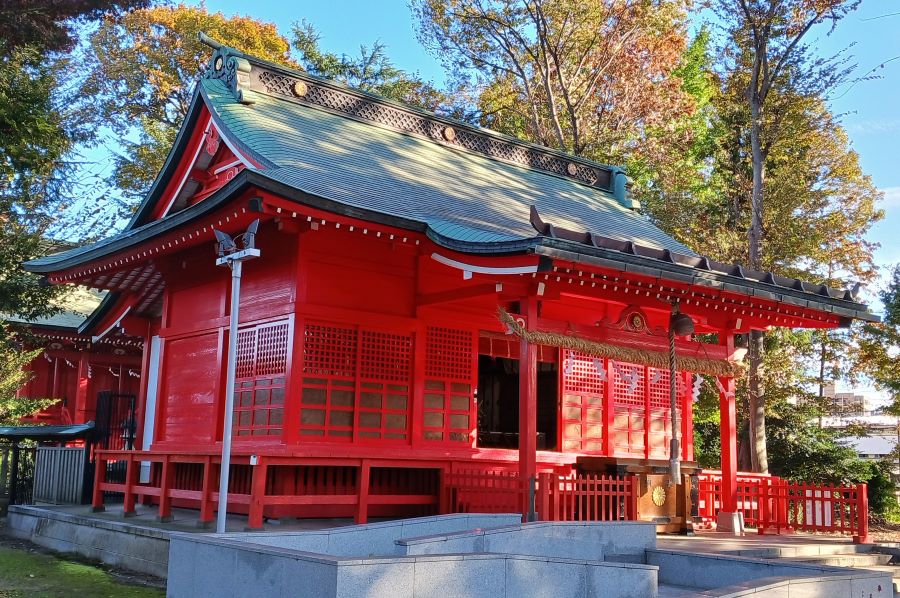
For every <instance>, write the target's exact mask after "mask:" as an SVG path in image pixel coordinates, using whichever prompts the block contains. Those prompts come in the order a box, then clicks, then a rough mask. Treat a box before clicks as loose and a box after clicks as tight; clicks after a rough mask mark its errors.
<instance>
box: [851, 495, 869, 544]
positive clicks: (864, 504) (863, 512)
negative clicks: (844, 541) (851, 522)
mask: <svg viewBox="0 0 900 598" xmlns="http://www.w3.org/2000/svg"><path fill="white" fill-rule="evenodd" d="M856 500H857V504H856V517H857V524H858V526H859V527H858V530H857V533H856V535H855V536H853V542H854V543H855V544H868V543H869V542H871V539H870V538H869V486H868V484H857V486H856Z"/></svg>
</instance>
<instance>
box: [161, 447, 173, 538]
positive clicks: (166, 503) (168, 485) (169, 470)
mask: <svg viewBox="0 0 900 598" xmlns="http://www.w3.org/2000/svg"><path fill="white" fill-rule="evenodd" d="M174 473H175V464H174V463H172V456H171V455H164V456H163V463H162V475H161V476H160V482H159V515H158V516H157V520H158V521H161V522H167V521H172V497H171V496H170V495H169V491H170V490H171V489H172V479H173V478H174V477H175V476H174Z"/></svg>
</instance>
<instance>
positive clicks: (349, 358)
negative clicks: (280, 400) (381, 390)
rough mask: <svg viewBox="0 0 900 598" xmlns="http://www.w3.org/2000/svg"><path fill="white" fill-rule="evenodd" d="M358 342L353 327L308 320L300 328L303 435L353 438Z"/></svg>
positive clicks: (345, 439) (348, 439) (340, 438)
mask: <svg viewBox="0 0 900 598" xmlns="http://www.w3.org/2000/svg"><path fill="white" fill-rule="evenodd" d="M357 344H358V334H357V332H356V329H354V328H348V327H341V326H333V325H328V324H311V323H307V324H306V325H305V326H304V327H303V369H302V372H303V379H302V385H301V392H300V434H301V435H302V436H322V437H325V436H327V437H328V438H330V439H331V440H343V441H346V442H350V441H351V440H352V439H353V411H354V405H355V402H356V366H357V360H356V355H357Z"/></svg>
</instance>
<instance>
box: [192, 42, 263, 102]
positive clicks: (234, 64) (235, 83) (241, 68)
mask: <svg viewBox="0 0 900 598" xmlns="http://www.w3.org/2000/svg"><path fill="white" fill-rule="evenodd" d="M197 39H199V40H200V43H202V44H205V45H207V46H209V47H210V48H213V49H214V50H215V51H214V52H213V54H212V57H210V59H209V64H208V65H207V67H206V68H205V69H204V70H203V78H204V79H219V80H220V81H222V83H224V84H225V86H226V87H228V89H229V90H230V91H231V93H232V94H233V95H234V98H235V99H236V100H237V101H238V102H240V103H241V104H252V103H253V100H251V99H250V98H249V97H248V96H247V94H246V92H247V91H249V90H250V71H251V70H252V67H251V65H250V61H249V60H247V59H246V58H244V54H243V53H242V52H241V51H239V50H235V49H234V48H230V47H228V46H226V45H225V44H223V43H221V42H219V41H216V40H214V39H213V38H211V37H210V36H208V35H206V34H205V33H203V32H202V31H201V32H199V33H198V34H197Z"/></svg>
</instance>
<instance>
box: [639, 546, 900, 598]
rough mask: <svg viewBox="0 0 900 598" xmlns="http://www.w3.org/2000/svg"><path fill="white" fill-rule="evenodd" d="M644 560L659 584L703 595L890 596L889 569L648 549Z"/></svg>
mask: <svg viewBox="0 0 900 598" xmlns="http://www.w3.org/2000/svg"><path fill="white" fill-rule="evenodd" d="M647 564H648V565H656V566H658V567H659V583H664V584H671V585H679V586H689V587H694V588H701V589H706V590H709V592H708V593H706V594H705V595H708V596H722V597H724V596H743V595H746V594H753V593H754V592H760V591H763V590H764V592H765V595H766V596H778V597H782V596H783V597H785V598H788V597H794V596H816V597H817V598H832V597H834V598H838V597H841V598H843V597H847V596H866V597H869V596H872V597H873V598H887V597H889V596H893V592H894V589H893V582H892V578H891V574H890V573H883V572H879V571H868V570H865V569H846V568H839V567H827V566H822V565H812V564H803V563H786V562H784V561H777V560H775V561H768V560H762V559H752V558H745V557H734V556H723V555H714V554H698V553H695V552H683V551H679V550H648V551H647Z"/></svg>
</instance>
